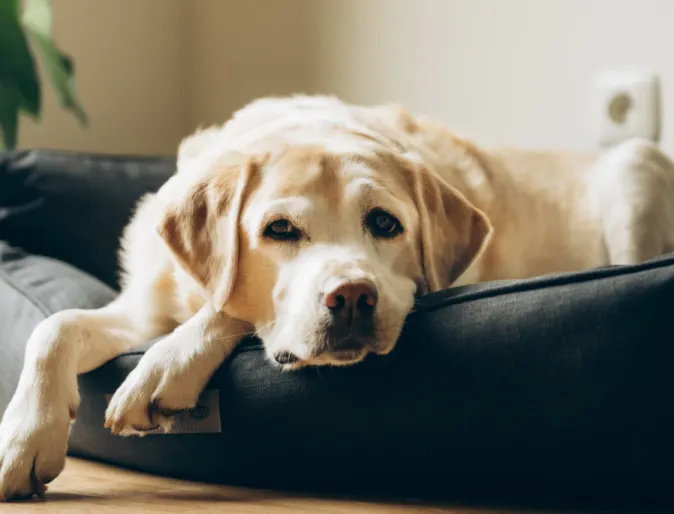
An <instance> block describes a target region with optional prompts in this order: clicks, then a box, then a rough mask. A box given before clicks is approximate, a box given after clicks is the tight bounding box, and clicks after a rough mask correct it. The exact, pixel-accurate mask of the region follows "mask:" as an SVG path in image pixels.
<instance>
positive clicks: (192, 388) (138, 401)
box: [105, 352, 203, 436]
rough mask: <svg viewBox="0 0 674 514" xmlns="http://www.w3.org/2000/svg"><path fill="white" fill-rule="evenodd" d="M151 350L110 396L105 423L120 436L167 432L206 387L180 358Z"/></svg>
mask: <svg viewBox="0 0 674 514" xmlns="http://www.w3.org/2000/svg"><path fill="white" fill-rule="evenodd" d="M166 357H167V356H165V355H164V358H162V359H159V358H157V356H156V355H155V354H152V353H150V352H148V353H147V354H145V355H144V356H143V359H141V361H140V362H139V363H138V366H137V367H136V369H134V370H133V371H132V372H131V373H129V376H128V377H126V380H124V382H123V383H122V385H121V386H119V388H118V389H117V391H116V392H115V394H114V395H113V396H112V398H111V399H110V403H109V404H108V408H107V410H106V412H105V426H106V428H110V430H111V431H112V433H113V434H117V435H123V436H126V435H145V434H146V433H147V432H152V431H155V430H157V429H161V430H162V431H165V432H168V431H169V430H170V428H171V424H172V421H173V417H174V416H175V415H176V414H178V413H179V412H182V411H184V410H186V409H191V408H193V407H194V406H195V405H196V402H197V400H198V398H199V393H200V392H201V389H202V387H203V384H201V382H198V381H196V380H195V377H193V376H190V375H191V374H190V372H189V370H188V369H187V366H184V365H182V364H181V363H180V362H179V361H178V360H175V359H171V358H166Z"/></svg>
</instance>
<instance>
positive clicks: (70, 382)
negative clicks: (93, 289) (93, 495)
mask: <svg viewBox="0 0 674 514" xmlns="http://www.w3.org/2000/svg"><path fill="white" fill-rule="evenodd" d="M126 299H127V300H128V298H126ZM131 306H132V302H126V301H125V297H124V295H122V296H120V298H119V299H117V300H116V301H114V302H112V303H111V304H109V305H108V306H106V307H103V308H101V309H97V310H80V309H71V310H65V311H61V312H58V313H56V314H54V315H52V316H50V317H49V318H47V319H45V320H44V321H42V322H41V323H40V324H39V325H38V326H37V327H36V328H35V330H34V331H33V333H32V335H31V337H30V339H29V340H28V343H27V345H26V351H25V360H24V366H23V369H22V371H21V375H20V378H19V384H18V386H17V388H16V391H15V393H14V396H13V397H12V399H11V401H10V403H9V405H8V406H7V409H6V410H5V413H4V415H3V417H2V422H0V499H8V498H13V497H17V496H31V495H33V494H42V493H43V492H44V490H45V484H47V483H49V482H50V481H51V480H53V479H54V478H55V477H56V476H57V475H58V474H59V473H60V472H61V470H62V469H63V467H64V465H65V454H66V449H67V443H68V436H69V433H70V423H71V421H73V420H74V419H75V416H76V413H77V407H78V405H79V392H78V388H77V375H78V374H79V373H84V372H87V371H90V370H92V369H94V368H96V367H98V366H100V365H101V364H103V363H104V362H106V361H108V360H109V359H111V358H113V357H115V356H116V355H118V354H120V353H122V352H124V351H126V350H128V349H130V348H132V347H134V346H137V345H139V344H141V343H142V342H144V341H146V340H148V339H151V338H153V337H156V336H158V335H160V334H161V332H162V330H161V327H160V325H159V324H154V323H151V322H150V321H151V320H145V319H141V318H140V316H139V313H138V312H133V310H134V309H132V308H131Z"/></svg>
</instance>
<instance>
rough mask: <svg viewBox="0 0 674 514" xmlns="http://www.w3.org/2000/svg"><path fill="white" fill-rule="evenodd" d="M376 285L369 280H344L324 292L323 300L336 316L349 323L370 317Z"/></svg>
mask: <svg viewBox="0 0 674 514" xmlns="http://www.w3.org/2000/svg"><path fill="white" fill-rule="evenodd" d="M377 296H378V294H377V286H376V285H375V284H374V283H373V282H372V281H370V280H361V281H357V282H344V283H343V284H340V285H339V286H338V287H336V288H335V289H333V290H332V291H330V292H328V293H326V294H325V296H324V297H323V302H324V303H325V306H326V307H327V308H328V309H329V310H330V311H331V312H332V314H333V316H335V317H336V318H341V320H342V321H346V322H348V323H349V324H350V323H351V322H352V321H353V320H355V319H357V318H370V317H372V314H373V313H374V310H375V308H376V306H377Z"/></svg>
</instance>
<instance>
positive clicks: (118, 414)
mask: <svg viewBox="0 0 674 514" xmlns="http://www.w3.org/2000/svg"><path fill="white" fill-rule="evenodd" d="M248 329H249V326H248V325H247V324H245V323H243V322H241V321H238V320H235V319H233V318H230V317H228V316H226V315H225V314H222V313H218V312H215V311H214V310H213V308H212V306H211V305H210V304H206V305H205V306H204V307H202V308H201V310H200V311H199V312H197V313H196V314H195V315H194V316H193V317H192V318H190V319H189V320H188V321H187V322H185V323H184V324H183V325H181V326H179V327H178V328H176V329H175V330H174V331H173V332H172V333H171V334H170V335H168V336H166V337H165V338H164V339H162V340H161V341H158V342H157V343H156V344H155V345H154V346H153V347H152V348H150V349H149V350H148V351H147V352H146V353H145V355H143V357H142V358H141V359H140V362H139V363H138V365H137V366H136V368H135V369H134V370H133V371H132V372H131V373H130V374H129V376H128V377H127V378H126V380H124V382H123V383H122V385H121V386H120V387H119V388H118V389H117V391H116V392H115V394H114V395H113V397H112V399H111V400H110V403H109V404H108V409H107V412H106V415H105V426H106V427H109V428H110V429H111V430H112V432H113V433H115V434H119V435H142V434H143V433H144V432H147V431H148V430H153V429H156V428H157V427H163V428H164V429H165V430H168V429H169V427H170V425H171V420H172V415H173V414H175V413H177V412H180V411H182V410H185V409H189V408H192V407H194V406H195V404H196V402H197V400H198V398H199V394H200V393H201V391H202V390H203V388H204V387H205V386H206V383H207V382H208V380H209V379H210V377H211V376H212V375H213V373H214V372H215V370H216V369H217V368H218V366H219V365H220V364H221V363H222V362H223V360H225V359H226V358H227V357H228V356H229V354H230V353H231V352H232V350H233V349H234V348H235V347H236V345H237V344H238V343H239V341H241V339H242V338H243V337H244V336H245V335H246V334H247V332H246V330H248Z"/></svg>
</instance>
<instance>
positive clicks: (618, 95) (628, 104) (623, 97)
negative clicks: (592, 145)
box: [592, 71, 661, 148]
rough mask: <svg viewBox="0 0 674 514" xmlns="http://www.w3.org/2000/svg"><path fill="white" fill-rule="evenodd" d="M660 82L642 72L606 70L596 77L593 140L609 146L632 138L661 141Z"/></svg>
mask: <svg viewBox="0 0 674 514" xmlns="http://www.w3.org/2000/svg"><path fill="white" fill-rule="evenodd" d="M660 102H661V99H660V81H659V78H658V76H657V75H655V74H653V73H648V72H643V71H607V72H603V73H601V74H599V75H597V77H596V78H595V81H594V98H593V101H592V116H593V125H594V132H595V140H596V141H597V143H598V144H599V146H600V147H604V148H605V147H610V146H614V145H617V144H618V143H621V142H623V141H626V140H628V139H631V138H634V137H640V138H645V139H650V140H651V141H654V142H656V143H657V142H658V141H659V140H660V129H661V114H660Z"/></svg>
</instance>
